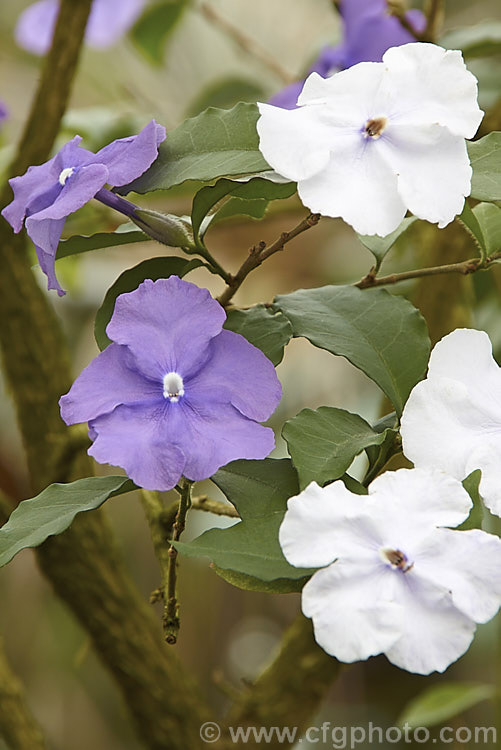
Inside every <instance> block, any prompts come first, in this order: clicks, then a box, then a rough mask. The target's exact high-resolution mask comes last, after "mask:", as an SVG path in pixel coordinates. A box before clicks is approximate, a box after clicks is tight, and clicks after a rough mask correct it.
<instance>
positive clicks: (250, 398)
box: [59, 276, 281, 490]
mask: <svg viewBox="0 0 501 750" xmlns="http://www.w3.org/2000/svg"><path fill="white" fill-rule="evenodd" d="M225 317H226V316H225V312H224V310H223V308H222V307H221V306H220V305H219V304H218V302H216V301H215V300H213V299H212V298H211V296H210V294H209V292H208V291H207V290H206V289H199V288H198V287H197V286H195V285H194V284H190V283H189V282H187V281H181V279H179V278H178V277H177V276H171V277H170V278H169V279H160V280H158V281H150V280H146V281H144V282H143V283H142V284H141V285H140V286H139V287H138V288H137V289H136V290H135V291H134V292H130V293H128V294H122V295H120V296H119V297H118V298H117V300H116V303H115V311H114V313H113V317H112V318H111V321H110V322H109V324H108V326H107V329H106V332H107V334H108V336H109V337H110V338H111V339H112V341H113V342H114V343H112V344H110V345H109V346H108V348H107V349H105V350H104V351H103V352H101V354H99V355H98V356H97V358H96V359H95V360H93V361H92V362H91V363H90V365H89V366H88V367H87V368H86V369H85V370H84V371H83V372H82V373H81V375H80V376H79V377H78V378H77V379H76V381H75V382H74V384H73V386H72V387H71V389H70V391H69V393H68V394H66V395H65V396H62V398H61V400H60V402H59V403H60V407H61V415H62V418H63V419H64V421H65V422H66V423H67V424H75V423H77V422H85V421H88V422H89V435H90V438H91V440H93V441H94V442H93V444H92V446H91V448H90V449H89V454H90V455H91V456H94V458H95V459H96V461H99V462H100V463H111V464H114V465H116V466H121V467H122V468H124V469H125V471H126V472H127V474H128V476H129V477H130V478H131V479H133V480H134V482H136V484H138V485H139V486H141V487H144V488H146V489H150V490H169V489H172V487H174V486H175V485H176V484H177V482H178V481H179V479H180V477H181V476H182V475H183V476H185V477H187V478H188V479H191V480H194V481H198V480H201V479H206V478H208V477H210V476H212V474H214V472H215V471H217V469H219V468H220V467H221V466H223V465H224V464H226V463H228V462H229V461H233V460H234V459H237V458H254V459H260V458H264V457H265V456H267V455H268V454H269V453H270V451H271V450H273V447H274V438H273V431H272V430H271V429H269V428H267V427H263V426H262V425H260V424H258V420H259V421H264V420H265V419H268V417H269V416H270V415H271V413H272V412H273V411H274V409H275V408H276V406H277V404H278V402H279V401H280V396H281V387H280V383H279V381H278V379H277V376H276V374H275V369H274V367H273V365H272V364H271V362H270V361H269V360H268V359H267V358H266V357H265V355H264V354H263V353H262V352H261V351H259V349H256V347H254V346H252V345H251V344H249V342H248V341H247V340H246V339H245V338H244V337H243V336H240V335H239V334H237V333H233V332H232V331H226V330H222V325H223V323H224V320H225Z"/></svg>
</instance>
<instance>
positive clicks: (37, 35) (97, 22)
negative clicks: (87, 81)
mask: <svg viewBox="0 0 501 750" xmlns="http://www.w3.org/2000/svg"><path fill="white" fill-rule="evenodd" d="M144 2H145V0H94V2H93V3H92V8H91V11H90V15H89V21H88V23H87V29H86V31H85V41H86V43H87V44H88V45H89V46H91V47H97V48H98V49H104V48H105V47H111V45H113V44H115V42H117V41H118V40H119V39H120V37H121V36H123V35H124V34H125V33H126V32H127V31H128V30H129V29H130V27H131V26H132V24H133V23H134V21H135V20H136V18H137V17H138V16H139V14H140V13H141V11H142V9H143V6H144ZM58 13H59V0H39V2H37V3H33V5H29V6H28V7H27V8H26V10H24V11H23V12H22V13H21V15H20V16H19V19H18V22H17V25H16V30H15V37H16V42H17V43H18V44H19V46H20V47H23V49H25V50H28V52H32V53H33V54H34V55H45V53H46V52H47V51H48V49H49V48H50V45H51V42H52V36H53V34H54V27H55V25H56V20H57V14H58Z"/></svg>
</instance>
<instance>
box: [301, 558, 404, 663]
mask: <svg viewBox="0 0 501 750" xmlns="http://www.w3.org/2000/svg"><path fill="white" fill-rule="evenodd" d="M395 580H396V576H395V575H394V573H393V571H391V570H387V569H385V568H379V569H378V570H377V571H374V572H373V571H372V570H371V569H370V568H369V569H367V567H366V566H363V565H354V564H353V563H346V562H345V561H338V562H335V563H333V564H332V565H329V567H328V568H324V569H322V570H318V571H317V572H316V573H314V574H313V576H312V578H311V579H310V580H309V581H308V583H307V584H306V586H305V587H304V588H303V594H302V609H303V612H304V614H305V615H306V617H311V618H312V619H313V628H314V633H315V640H316V641H317V643H318V644H319V646H321V647H322V648H323V649H324V651H326V652H327V653H328V654H331V656H335V657H336V658H337V659H339V660H340V661H344V662H354V661H359V660H363V659H367V658H368V657H369V656H375V655H376V654H380V653H382V652H384V651H386V649H388V648H390V647H391V646H392V645H393V644H394V643H395V642H396V641H397V640H398V638H399V635H400V632H401V622H402V616H403V613H402V609H401V607H400V606H399V604H397V603H396V602H395V601H394V595H393V589H394V584H395Z"/></svg>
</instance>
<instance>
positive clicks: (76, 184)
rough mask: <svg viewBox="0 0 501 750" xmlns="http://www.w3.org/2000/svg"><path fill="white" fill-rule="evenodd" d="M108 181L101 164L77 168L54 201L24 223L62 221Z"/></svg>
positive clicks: (106, 173)
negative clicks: (49, 220)
mask: <svg viewBox="0 0 501 750" xmlns="http://www.w3.org/2000/svg"><path fill="white" fill-rule="evenodd" d="M107 180H108V170H107V169H106V167H105V166H103V165H102V164H89V165H87V166H83V167H79V168H78V169H76V170H75V172H74V173H73V174H72V175H70V176H69V177H68V178H67V179H66V183H65V185H64V187H63V189H62V190H61V192H60V193H59V195H58V196H57V198H56V199H55V200H54V202H53V203H51V204H50V205H49V206H47V207H46V208H43V209H42V210H39V211H37V212H36V214H33V215H32V216H31V217H30V218H29V219H27V221H26V226H28V221H30V220H31V222H34V221H43V220H45V219H63V218H65V217H66V216H69V214H72V213H73V212H74V211H77V210H78V209H79V208H82V206H84V205H85V204H86V203H88V202H89V201H90V199H91V198H93V197H94V196H95V194H96V193H97V192H98V190H100V189H101V188H102V187H103V185H104V184H105V183H106V182H107Z"/></svg>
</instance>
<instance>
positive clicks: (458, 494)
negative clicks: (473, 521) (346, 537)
mask: <svg viewBox="0 0 501 750" xmlns="http://www.w3.org/2000/svg"><path fill="white" fill-rule="evenodd" d="M369 496H370V498H371V500H373V502H374V505H373V506H371V509H372V510H373V511H374V512H377V515H381V517H382V519H386V527H387V528H388V530H389V531H391V534H393V535H394V539H395V542H396V546H397V548H398V547H399V545H401V544H404V541H403V539H407V538H410V539H412V540H415V539H417V537H418V536H422V535H423V534H426V535H428V534H429V532H430V531H431V530H432V529H434V528H436V527H438V526H459V524H460V523H462V522H463V521H464V520H465V519H466V518H468V515H469V513H470V510H471V506H472V502H471V499H470V496H469V495H468V493H467V492H466V490H465V489H464V488H463V486H462V484H461V482H459V481H457V480H456V479H453V478H452V477H450V476H448V475H447V474H444V473H443V472H439V471H434V470H433V469H398V470H397V471H385V472H384V474H381V476H379V477H378V478H377V479H375V480H374V481H373V482H372V484H371V485H370V487H369ZM367 511H368V512H369V508H368V509H367ZM389 518H391V523H388V519H389ZM399 539H400V541H399ZM389 544H391V540H387V542H385V545H389Z"/></svg>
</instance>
